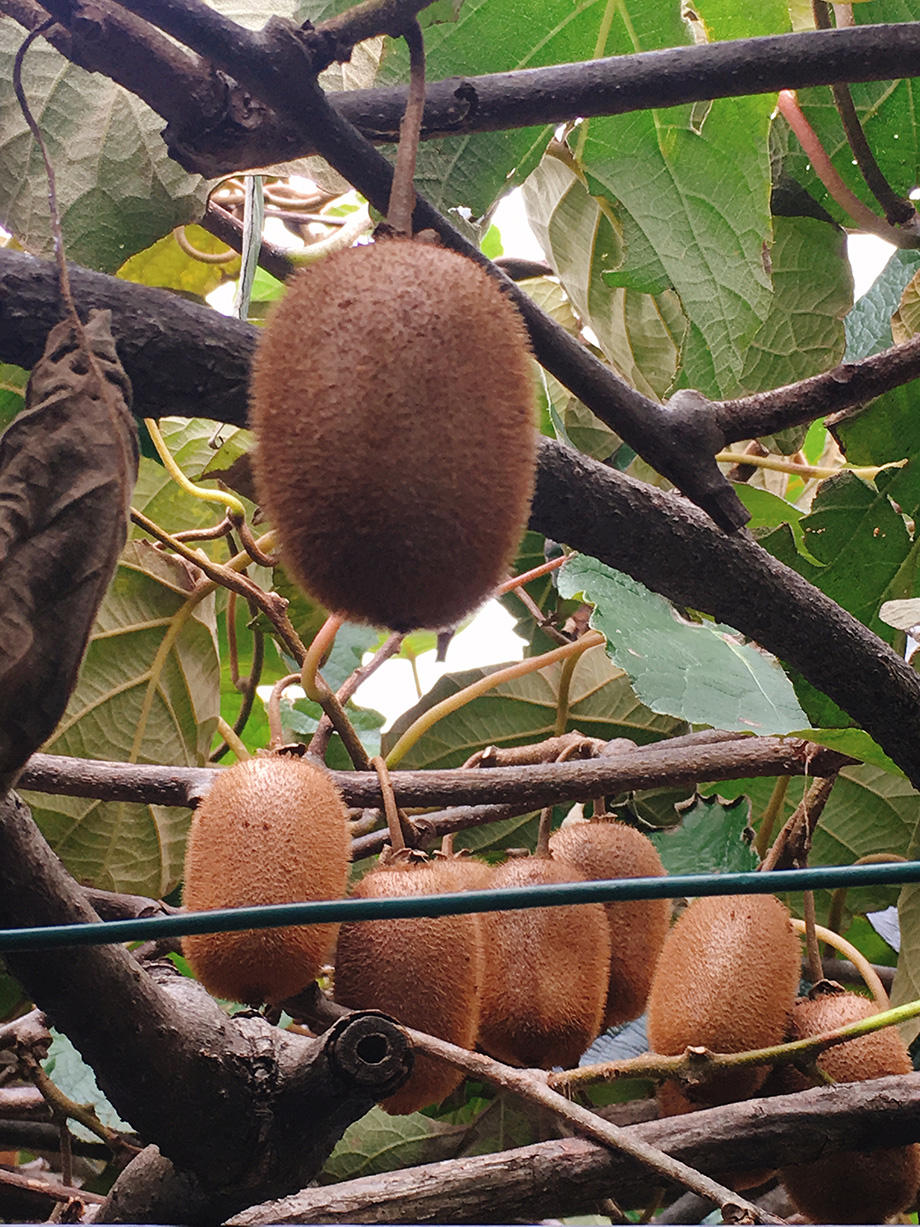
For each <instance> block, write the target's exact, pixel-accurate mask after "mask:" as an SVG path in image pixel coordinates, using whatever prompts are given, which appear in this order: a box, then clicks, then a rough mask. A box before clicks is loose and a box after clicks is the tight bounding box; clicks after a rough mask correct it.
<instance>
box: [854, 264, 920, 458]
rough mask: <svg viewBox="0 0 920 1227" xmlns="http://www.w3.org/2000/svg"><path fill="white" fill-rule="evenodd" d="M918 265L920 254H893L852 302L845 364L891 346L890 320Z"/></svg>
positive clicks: (857, 360)
mask: <svg viewBox="0 0 920 1227" xmlns="http://www.w3.org/2000/svg"><path fill="white" fill-rule="evenodd" d="M918 266H920V251H895V252H893V253H892V255H891V258H890V259H889V260H888V262H887V264H886V265H885V267H884V268H883V269H882V271H881V272H880V273H879V275H878V276H877V277H876V279H875V280H874V281H873V282H872V285H871V286H870V287H869V289H868V290H867V291H866V292H865V294H863V295H862V297H861V298H860V299H859V300H858V301H857V302H856V303H854V305H853V310H852V311H850V313H849V314H848V315H847V318H846V320H845V325H846V336H847V350H846V360H847V362H859V360H860V359H861V358H868V357H869V355H870V354H877V353H879V352H880V351H881V350H883V349H887V348H888V347H889V346H890V345H891V344H892V336H891V317H892V316H893V315H894V313H895V311H897V309H898V304H899V303H900V301H901V294H902V293H903V292H904V287H905V286H906V285H907V283H908V282H909V281H910V280H911V278H912V277H913V276H914V275H915V274H916V272H917V268H918ZM864 463H869V462H864Z"/></svg>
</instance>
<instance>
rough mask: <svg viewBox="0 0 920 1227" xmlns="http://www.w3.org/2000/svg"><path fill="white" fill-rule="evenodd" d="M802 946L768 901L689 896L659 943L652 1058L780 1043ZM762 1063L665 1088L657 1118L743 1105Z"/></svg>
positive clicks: (760, 1076)
mask: <svg viewBox="0 0 920 1227" xmlns="http://www.w3.org/2000/svg"><path fill="white" fill-rule="evenodd" d="M800 966H801V946H800V943H799V939H798V937H797V936H796V934H795V932H794V930H793V928H792V926H791V925H790V923H789V912H788V910H787V909H786V907H785V906H784V905H783V904H782V903H780V901H779V900H778V899H777V898H776V897H775V895H713V896H710V897H708V898H700V899H695V900H694V901H693V902H692V903H691V904H690V906H689V907H688V908H687V909H686V911H685V912H684V913H683V915H682V916H681V917H680V919H679V920H678V921H677V923H676V924H675V925H674V927H673V928H672V929H671V931H670V933H669V934H668V936H667V939H666V940H665V943H664V946H663V947H662V951H661V954H660V956H659V958H658V963H657V966H656V968H655V974H654V976H653V978H652V987H651V991H650V992H649V999H648V1038H649V1047H650V1048H651V1050H652V1051H653V1052H660V1053H663V1054H666V1055H676V1054H679V1053H682V1052H683V1051H684V1049H686V1048H688V1047H693V1046H697V1045H699V1046H701V1047H704V1048H709V1049H710V1050H711V1051H713V1052H744V1051H746V1050H747V1049H749V1048H765V1047H767V1046H768V1045H770V1044H779V1043H781V1042H782V1041H783V1039H784V1038H785V1034H786V1028H787V1026H788V1022H789V1016H790V1014H791V1012H792V1006H793V1003H794V1001H795V996H796V992H797V991H798V987H799V973H800ZM767 1073H768V1068H767V1067H766V1066H757V1067H753V1068H751V1069H741V1070H732V1071H728V1072H725V1073H721V1074H718V1075H716V1076H714V1077H712V1078H710V1079H707V1080H706V1081H704V1082H702V1083H700V1084H699V1085H697V1086H694V1087H693V1088H692V1089H688V1090H687V1091H686V1092H685V1091H684V1090H682V1089H681V1088H680V1087H678V1086H677V1084H676V1083H675V1082H665V1083H663V1084H662V1085H661V1086H660V1087H659V1090H658V1106H659V1111H660V1113H661V1114H662V1115H663V1116H671V1115H676V1114H678V1113H681V1112H692V1111H693V1109H694V1108H699V1107H715V1106H716V1105H717V1104H724V1103H732V1102H734V1101H735V1100H739V1099H748V1098H750V1096H751V1095H753V1094H754V1093H755V1092H756V1091H757V1090H758V1089H759V1087H760V1086H761V1085H762V1084H763V1082H764V1080H765V1079H766V1076H767Z"/></svg>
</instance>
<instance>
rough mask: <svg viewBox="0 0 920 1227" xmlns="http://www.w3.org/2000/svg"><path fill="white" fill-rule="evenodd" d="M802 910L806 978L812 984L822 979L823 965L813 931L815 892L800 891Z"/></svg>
mask: <svg viewBox="0 0 920 1227" xmlns="http://www.w3.org/2000/svg"><path fill="white" fill-rule="evenodd" d="M802 911H803V912H804V915H805V920H804V924H805V957H806V959H807V960H808V978H809V979H810V980H811V982H812V984H817V983H818V981H819V980H823V979H824V967H823V965H822V963H821V951H820V949H819V947H818V936H817V934H816V933H815V892H814V891H813V890H806V891H803V892H802Z"/></svg>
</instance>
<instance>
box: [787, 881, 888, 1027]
mask: <svg viewBox="0 0 920 1227" xmlns="http://www.w3.org/2000/svg"><path fill="white" fill-rule="evenodd" d="M809 893H810V892H809ZM791 923H792V927H793V928H794V929H795V930H796V932H797V933H805V931H806V926H805V922H804V921H803V920H798V919H797V918H796V917H794V916H793V917H792V918H791ZM815 936H816V937H819V938H820V939H821V941H822V942H824V943H825V945H828V946H833V948H834V949H835V950H839V951H840V953H841V954H842V955H843V957H844V958H846V959H849V960H850V962H851V963H852V964H853V966H854V967H855V968H856V970H857V971H858V972H859V974H860V975H861V976H862V978H863V980H864V981H865V985H866V988H867V989H868V990H869V992H870V993H871V994H872V996H873V997H874V998H875V1001H876V1004H877V1005H878V1008H879V1009H880V1010H887V1009H888V1006H889V1004H890V1003H889V1000H888V994H887V993H886V992H885V986H884V984H882V982H881V980H880V979H879V976H878V973H877V972H876V970H875V968H874V967H873V966H872V964H871V963H870V962H869V960H868V959H867V958H866V957H865V955H864V954H862V953H861V952H860V951H859V950H857V949H856V947H855V946H854V945H852V943H851V942H848V941H847V939H846V938H845V937H841V936H840V934H839V933H835V932H834V930H833V929H827V928H825V927H824V925H819V924H816V925H815Z"/></svg>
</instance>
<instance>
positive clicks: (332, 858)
mask: <svg viewBox="0 0 920 1227" xmlns="http://www.w3.org/2000/svg"><path fill="white" fill-rule="evenodd" d="M350 850H351V843H350V839H349V833H348V822H347V814H346V811H345V806H344V804H343V802H342V798H341V797H340V795H339V793H338V790H337V789H336V788H335V786H334V785H333V783H332V781H331V780H330V778H329V776H328V775H327V774H326V772H325V771H323V770H322V769H321V768H319V767H314V766H311V765H310V764H309V763H307V762H304V760H303V759H301V758H289V757H275V756H271V757H263V758H253V759H250V760H249V761H248V762H241V763H236V764H235V765H234V766H232V767H227V768H226V769H225V770H223V771H221V772H220V773H219V774H218V775H217V776H216V777H215V780H214V783H213V784H212V786H211V790H210V792H209V793H208V794H207V796H206V797H205V798H204V800H203V801H202V802H201V803H200V804H199V806H198V808H197V809H196V810H195V815H194V817H193V819H192V826H191V829H190V831H189V837H188V844H187V847H186V854H185V888H184V902H185V906H186V907H187V908H188V909H189V910H190V911H199V910H208V909H211V908H223V907H253V906H256V905H258V904H263V903H298V902H304V901H307V900H310V899H340V898H341V897H342V896H343V895H344V893H345V886H346V882H347V876H348V861H349V855H350ZM337 929H338V925H335V924H322V925H309V926H304V927H301V928H286V929H260V930H246V931H244V932H240V933H202V934H196V935H193V936H190V937H186V938H183V942H182V948H183V951H184V952H185V955H186V957H187V958H188V961H189V964H190V965H191V968H192V971H193V972H194V973H195V976H196V977H197V978H198V979H199V980H200V981H201V982H202V984H204V986H205V988H206V989H207V990H208V992H209V993H213V994H214V995H215V996H218V997H228V998H230V1000H232V1001H243V1002H247V1003H248V1004H250V1005H258V1004H261V1003H262V1002H264V1001H270V1002H277V1001H283V1000H284V998H285V997H290V996H293V995H294V994H295V993H297V992H299V991H300V990H301V989H302V988H304V986H305V985H307V984H309V983H310V981H311V980H314V979H315V978H316V975H317V973H318V971H319V969H320V967H321V966H322V965H323V963H324V962H325V960H326V958H327V957H328V954H329V951H330V949H331V947H332V944H333V942H334V941H335V935H336V931H337Z"/></svg>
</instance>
